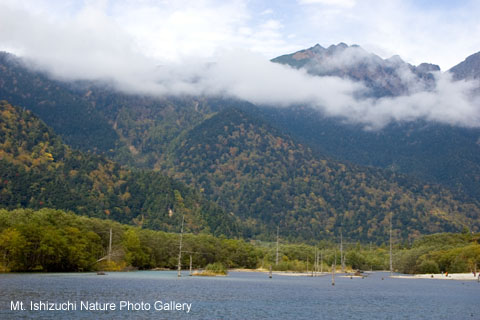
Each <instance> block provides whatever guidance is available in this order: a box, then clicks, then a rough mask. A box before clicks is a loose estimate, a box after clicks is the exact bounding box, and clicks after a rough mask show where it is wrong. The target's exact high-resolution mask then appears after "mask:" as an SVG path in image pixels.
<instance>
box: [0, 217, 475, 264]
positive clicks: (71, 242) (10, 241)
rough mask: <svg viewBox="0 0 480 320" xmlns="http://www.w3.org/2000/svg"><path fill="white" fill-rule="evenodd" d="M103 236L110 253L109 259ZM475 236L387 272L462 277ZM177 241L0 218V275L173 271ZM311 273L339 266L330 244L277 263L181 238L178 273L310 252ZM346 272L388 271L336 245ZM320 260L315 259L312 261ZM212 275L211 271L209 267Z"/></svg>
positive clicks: (58, 220)
mask: <svg viewBox="0 0 480 320" xmlns="http://www.w3.org/2000/svg"><path fill="white" fill-rule="evenodd" d="M110 229H111V230H112V249H111V251H110V254H109V241H110ZM479 242H480V234H470V233H469V232H464V233H461V234H453V233H446V234H435V235H430V236H424V237H422V238H420V239H418V240H417V241H415V242H414V243H413V244H412V245H396V246H395V247H394V268H395V270H396V271H399V272H403V273H425V272H441V271H448V272H451V273H452V272H470V271H472V270H475V266H476V264H477V262H479V261H480V244H479ZM178 244H179V234H178V233H167V232H162V231H153V230H149V229H142V228H139V227H134V226H128V225H122V224H120V223H118V222H114V221H111V220H104V219H97V218H88V217H85V216H78V215H75V214H73V213H70V212H64V211H61V210H53V209H41V210H32V209H15V210H4V209H2V210H0V271H3V272H8V271H20V272H35V271H42V272H60V271H62V272H65V271H67V272H74V271H95V270H125V269H154V268H166V269H175V268H176V267H177V264H178ZM316 249H317V255H318V256H319V261H321V262H323V264H321V265H318V267H317V270H318V271H320V270H323V271H329V270H330V268H331V265H332V264H336V265H337V266H338V267H339V266H340V265H341V258H340V257H341V255H340V250H339V246H338V243H337V242H336V241H335V242H333V241H332V242H329V241H325V240H323V241H321V242H318V243H317V246H316V247H315V246H312V245H306V244H285V243H284V244H281V245H280V247H279V262H278V264H275V261H276V246H275V243H270V242H261V241H245V240H241V239H227V238H225V237H214V236H212V235H209V234H206V233H199V234H189V233H187V234H184V237H183V254H182V265H183V266H187V265H189V262H190V256H191V259H192V264H193V267H194V268H205V267H206V266H208V265H210V266H220V265H221V266H224V267H225V268H247V269H256V268H264V269H268V268H269V267H270V266H272V268H273V270H278V271H287V270H288V271H299V272H303V271H306V270H309V271H311V270H312V268H313V265H314V263H313V262H314V261H315V250H316ZM343 254H344V258H345V264H346V267H347V269H361V270H385V269H388V261H389V250H388V248H387V246H386V245H385V244H384V245H380V246H377V245H373V244H361V243H349V242H344V250H343ZM320 258H321V259H320ZM212 268H213V267H212Z"/></svg>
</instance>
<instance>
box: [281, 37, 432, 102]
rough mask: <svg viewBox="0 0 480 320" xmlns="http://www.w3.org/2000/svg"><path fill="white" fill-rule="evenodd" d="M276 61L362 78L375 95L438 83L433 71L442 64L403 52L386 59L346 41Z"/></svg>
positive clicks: (324, 73)
mask: <svg viewBox="0 0 480 320" xmlns="http://www.w3.org/2000/svg"><path fill="white" fill-rule="evenodd" d="M272 62H276V63H280V64H285V65H289V66H291V67H294V68H297V69H300V68H302V69H305V70H306V71H307V72H308V73H310V74H312V75H316V76H336V77H341V78H347V79H350V80H353V81H357V82H361V83H363V84H365V85H366V86H367V88H369V89H371V91H372V92H371V93H370V95H373V96H375V97H383V96H398V95H405V94H409V93H412V92H414V91H415V90H420V89H428V88H430V87H431V86H432V85H433V84H434V81H435V79H434V77H433V74H432V72H436V71H440V67H439V66H437V65H433V64H428V63H422V64H420V65H419V66H417V67H415V66H412V65H410V64H408V63H406V62H404V61H403V60H402V59H401V58H400V57H399V56H393V57H391V58H389V59H382V58H380V57H379V56H377V55H375V54H372V53H369V52H367V51H365V50H364V49H362V48H361V47H360V46H357V45H352V46H348V45H346V44H345V43H339V44H338V45H331V46H330V47H328V48H323V47H322V46H320V45H319V44H316V45H315V46H313V47H311V48H308V49H305V50H300V51H297V52H294V53H291V54H286V55H283V56H279V57H277V58H274V59H272Z"/></svg>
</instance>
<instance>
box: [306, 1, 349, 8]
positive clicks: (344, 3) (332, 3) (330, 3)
mask: <svg viewBox="0 0 480 320" xmlns="http://www.w3.org/2000/svg"><path fill="white" fill-rule="evenodd" d="M298 2H299V3H300V4H322V5H328V6H338V7H347V8H351V7H353V6H355V3H356V0H299V1H298Z"/></svg>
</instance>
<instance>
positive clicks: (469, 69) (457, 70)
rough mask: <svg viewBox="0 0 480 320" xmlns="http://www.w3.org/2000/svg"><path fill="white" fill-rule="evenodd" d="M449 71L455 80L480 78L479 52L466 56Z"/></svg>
mask: <svg viewBox="0 0 480 320" xmlns="http://www.w3.org/2000/svg"><path fill="white" fill-rule="evenodd" d="M449 71H450V73H452V74H453V78H454V79H455V80H472V79H480V52H477V53H475V54H472V55H471V56H468V57H467V58H466V59H465V60H464V61H462V62H460V63H459V64H457V65H456V66H454V67H452V68H451V69H450V70H449Z"/></svg>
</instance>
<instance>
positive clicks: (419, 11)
mask: <svg viewBox="0 0 480 320" xmlns="http://www.w3.org/2000/svg"><path fill="white" fill-rule="evenodd" d="M0 8H3V9H5V8H9V9H10V10H2V11H4V13H5V14H6V13H7V12H9V11H11V10H16V11H17V14H19V15H21V13H20V12H21V11H24V14H28V15H32V16H33V17H36V18H38V19H39V20H43V21H44V22H49V23H51V24H54V25H57V26H58V27H59V28H62V27H68V26H69V25H72V24H81V23H84V24H85V25H84V28H85V31H89V29H95V28H102V29H103V30H104V31H107V30H105V29H106V28H111V29H112V30H108V31H112V33H114V35H113V36H114V37H115V34H117V36H119V34H122V33H124V34H126V35H129V36H130V37H131V39H132V41H133V42H135V45H136V49H137V50H138V51H140V52H142V53H143V54H146V55H148V56H149V57H153V58H156V59H161V60H165V61H180V59H181V58H182V57H184V56H192V55H193V56H202V57H208V56H211V55H213V54H215V52H217V51H218V50H224V49H232V48H233V49H235V48H243V49H247V50H251V51H253V52H257V53H260V54H262V55H264V56H265V57H266V58H269V59H271V58H274V57H276V56H278V55H281V54H285V53H290V52H294V51H297V50H300V49H303V48H308V47H311V46H313V45H315V44H316V43H319V44H320V45H322V46H329V45H331V44H337V43H339V42H345V43H347V44H358V45H360V46H362V47H363V48H365V49H366V50H368V51H371V52H374V53H376V54H378V55H380V56H382V57H384V58H388V57H390V56H392V55H395V54H398V55H400V56H401V57H402V58H403V59H404V60H406V61H408V62H410V63H412V64H419V63H421V62H431V63H435V64H438V65H440V66H441V68H442V70H446V69H448V68H450V67H452V66H454V65H455V64H457V63H459V62H461V61H463V60H464V59H465V58H466V57H467V56H468V55H470V54H473V53H475V52H478V51H480V37H478V36H477V35H478V34H480V19H478V17H477V14H478V12H480V1H478V0H475V1H472V0H470V1H469V0H456V1H451V0H438V1H434V0H431V1H429V0H401V1H400V0H388V1H382V0H286V1H255V0H233V1H205V0H195V1H188V0H187V1H186V0H174V1H168V0H163V1H162V0H155V1H153V0H135V1H133V0H115V1H107V0H94V1H89V0H83V1H82V0H74V1H72V0H24V1H17V0H0ZM27 20H28V19H27ZM23 21H25V20H23ZM23 21H22V20H18V23H19V24H21V23H22V22H23ZM0 26H1V24H0ZM7 27H8V26H6V27H5V28H2V29H0V33H9V32H10V31H11V30H9V28H7ZM31 27H32V30H31V31H32V33H36V32H38V33H40V30H35V29H36V28H35V26H31ZM91 31H92V32H94V31H93V30H91ZM39 36H40V37H41V35H39ZM42 40H44V41H48V40H47V39H42ZM52 40H53V39H52ZM86 43H88V42H86ZM27 45H28V44H25V43H22V41H21V39H19V40H18V41H10V43H8V41H1V42H0V49H3V50H10V51H16V52H19V53H21V52H22V50H23V52H25V50H27V49H25V48H24V47H25V46H27ZM55 47H56V46H55V45H53V48H52V49H55Z"/></svg>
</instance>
